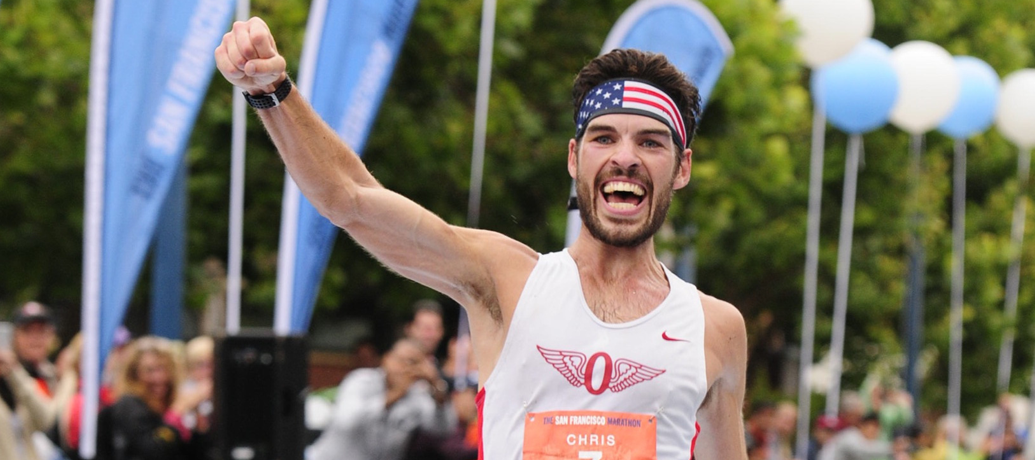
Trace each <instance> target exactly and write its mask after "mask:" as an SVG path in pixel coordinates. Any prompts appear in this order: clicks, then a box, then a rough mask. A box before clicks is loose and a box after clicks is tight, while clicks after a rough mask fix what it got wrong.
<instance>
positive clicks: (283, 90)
mask: <svg viewBox="0 0 1035 460" xmlns="http://www.w3.org/2000/svg"><path fill="white" fill-rule="evenodd" d="M291 86H292V84H291V79H290V78H285V79H284V81H283V82H281V83H280V85H278V86H277V89H276V90H275V91H273V92H272V93H267V94H260V95H258V96H253V95H251V94H248V92H247V91H245V92H244V100H246V101H248V105H250V106H252V107H255V108H256V109H269V108H273V107H276V106H278V105H280V103H281V102H282V101H283V100H284V98H286V97H288V95H289V94H291Z"/></svg>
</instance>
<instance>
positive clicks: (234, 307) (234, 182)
mask: <svg viewBox="0 0 1035 460" xmlns="http://www.w3.org/2000/svg"><path fill="white" fill-rule="evenodd" d="M250 15H251V2H250V0H237V20H238V21H247V20H248V17H249V16H250ZM233 91H234V100H233V117H234V118H233V131H232V137H231V141H230V235H229V238H230V249H229V254H227V270H226V333H227V335H236V334H237V333H238V332H239V331H240V330H241V248H242V246H243V239H244V237H243V234H244V160H245V134H246V132H247V126H248V116H247V115H248V112H247V107H246V106H245V103H244V94H243V93H241V91H240V90H238V89H237V88H236V87H235V88H234V90H233Z"/></svg>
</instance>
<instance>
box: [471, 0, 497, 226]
mask: <svg viewBox="0 0 1035 460" xmlns="http://www.w3.org/2000/svg"><path fill="white" fill-rule="evenodd" d="M495 34H496V0H484V1H483V2H482V32H481V43H480V44H479V45H478V94H477V96H476V97H475V104H474V106H475V107H474V146H473V151H472V153H471V191H470V197H469V198H468V201H467V226H468V227H470V228H478V220H479V218H480V216H481V213H480V209H481V203H482V174H483V172H484V169H485V166H484V164H485V131H486V129H487V127H486V125H487V124H488V118H489V83H490V82H491V80H492V50H493V48H494V42H495Z"/></svg>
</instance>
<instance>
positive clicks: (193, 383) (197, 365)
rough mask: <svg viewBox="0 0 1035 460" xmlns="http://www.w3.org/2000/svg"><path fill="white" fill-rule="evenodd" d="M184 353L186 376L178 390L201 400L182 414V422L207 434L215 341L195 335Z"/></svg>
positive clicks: (196, 430)
mask: <svg viewBox="0 0 1035 460" xmlns="http://www.w3.org/2000/svg"><path fill="white" fill-rule="evenodd" d="M184 354H185V355H186V358H187V378H186V379H184V381H183V384H182V385H180V392H181V393H182V394H183V395H184V397H186V398H191V399H194V398H198V399H201V402H200V403H198V406H197V408H196V409H195V410H192V411H189V412H187V413H186V414H183V424H184V425H185V426H186V427H187V428H189V429H191V430H193V431H195V432H197V433H198V434H201V435H207V434H208V432H209V427H210V418H211V416H212V409H213V405H212V384H213V381H212V376H213V373H214V371H215V342H214V341H213V340H212V337H209V336H199V337H195V338H193V339H191V340H190V341H189V342H187V345H186V346H185V348H184ZM191 395H196V396H191Z"/></svg>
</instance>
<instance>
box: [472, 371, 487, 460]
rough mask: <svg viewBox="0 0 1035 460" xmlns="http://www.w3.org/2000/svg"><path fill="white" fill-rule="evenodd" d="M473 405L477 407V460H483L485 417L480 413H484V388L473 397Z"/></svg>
mask: <svg viewBox="0 0 1035 460" xmlns="http://www.w3.org/2000/svg"><path fill="white" fill-rule="evenodd" d="M474 404H475V406H477V407H478V460H485V443H484V442H483V441H484V440H485V430H484V424H483V423H482V422H484V421H485V417H483V416H482V413H483V412H485V388H484V387H483V388H482V389H480V390H478V394H477V395H476V396H475V397H474Z"/></svg>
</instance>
